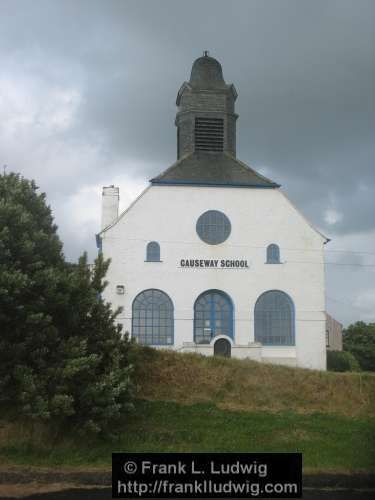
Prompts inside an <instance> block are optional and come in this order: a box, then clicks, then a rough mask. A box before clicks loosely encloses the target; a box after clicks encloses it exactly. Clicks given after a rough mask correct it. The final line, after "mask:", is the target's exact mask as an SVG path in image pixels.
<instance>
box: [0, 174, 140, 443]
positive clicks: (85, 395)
mask: <svg viewBox="0 0 375 500" xmlns="http://www.w3.org/2000/svg"><path fill="white" fill-rule="evenodd" d="M109 264H110V263H109V261H105V260H104V259H103V257H102V255H99V256H98V258H97V259H96V261H95V265H94V267H93V269H91V268H90V267H89V266H88V263H87V256H86V254H84V255H82V256H81V257H80V259H79V261H78V263H77V264H74V265H72V264H71V263H69V262H66V260H65V257H64V255H63V253H62V243H61V241H60V239H59V237H58V235H57V227H56V225H55V224H54V223H53V217H52V212H51V209H50V208H49V207H48V206H47V205H46V200H45V195H44V194H39V193H38V188H37V186H36V185H35V183H34V182H30V181H28V180H26V179H23V178H22V177H20V176H19V175H16V174H12V173H11V174H4V175H0V406H2V407H6V408H9V409H10V408H13V410H14V411H15V412H16V413H17V414H18V415H19V416H20V417H27V418H28V419H31V420H34V421H50V423H55V424H57V425H58V426H59V427H60V429H63V430H65V429H67V428H68V427H74V428H78V429H80V430H82V431H83V432H85V431H87V432H91V433H97V434H99V433H103V434H108V433H111V434H114V433H115V431H116V429H118V430H123V428H122V426H119V425H117V424H118V422H119V421H121V422H123V419H124V414H125V413H126V411H127V410H129V409H130V408H131V407H132V393H133V383H132V377H133V367H132V364H131V361H130V342H129V340H128V337H127V335H122V332H121V326H120V325H118V324H117V321H116V318H117V315H118V314H119V312H120V310H117V311H112V309H111V307H110V304H108V303H107V302H105V301H104V300H103V299H102V297H101V294H102V292H103V290H104V288H105V286H106V284H107V283H106V281H105V275H106V272H107V269H108V266H109Z"/></svg>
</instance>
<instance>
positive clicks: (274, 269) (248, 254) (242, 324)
mask: <svg viewBox="0 0 375 500" xmlns="http://www.w3.org/2000/svg"><path fill="white" fill-rule="evenodd" d="M207 210H220V211H222V212H224V213H225V214H226V215H227V216H228V217H229V219H230V221H231V226H232V231H231V234H230V236H229V238H228V239H227V240H226V241H225V242H224V243H222V244H220V245H207V244H206V243H204V242H202V241H201V240H200V238H199V237H198V235H197V233H196V230H195V226H196V221H197V219H198V217H199V216H200V215H201V214H202V213H203V212H205V211H207ZM149 241H158V242H159V243H160V247H161V260H162V262H160V263H157V262H145V257H146V245H147V243H148V242H149ZM324 242H325V238H324V237H323V236H322V235H321V234H320V233H319V232H317V231H316V230H315V229H314V228H312V226H311V225H310V224H309V223H308V222H307V221H306V220H305V219H304V218H303V216H302V215H301V214H300V213H299V212H298V211H297V210H296V209H295V208H294V207H293V205H292V204H291V203H290V202H289V200H288V199H287V198H286V197H285V195H284V194H283V193H282V192H281V191H280V190H277V189H251V188H230V187H223V188H221V187H198V186H192V187H190V186H161V185H153V186H150V187H149V188H148V189H147V190H146V191H145V192H144V193H143V195H142V196H141V197H139V198H138V200H136V202H135V203H133V204H132V205H131V206H130V207H129V209H128V210H126V211H125V212H124V213H123V214H122V215H121V216H120V217H119V219H118V220H117V222H116V223H115V224H114V225H113V226H110V227H109V228H108V229H107V230H106V231H104V232H103V233H102V250H103V253H104V256H105V258H111V259H112V262H111V265H110V268H109V272H108V276H107V278H108V281H109V283H110V285H109V286H108V288H107V289H106V291H105V294H104V297H105V298H106V300H108V301H110V302H111V303H112V304H113V306H114V307H117V306H122V307H123V308H124V312H123V313H122V315H121V316H120V317H119V321H121V322H122V323H123V325H124V329H125V330H127V331H129V332H130V331H131V308H132V302H133V300H134V298H135V297H136V295H137V294H138V293H139V292H141V291H142V290H145V289H148V288H159V289H161V290H163V291H164V292H165V293H167V294H168V295H169V296H170V298H171V299H172V301H173V304H174V314H175V339H174V340H175V343H174V347H175V348H176V349H179V350H186V349H189V350H190V348H189V347H188V346H185V347H184V343H186V342H188V343H189V342H193V305H194V302H195V300H196V298H197V297H198V295H200V294H201V293H202V292H204V291H205V290H209V289H219V290H223V291H224V292H226V293H227V294H228V295H229V296H230V297H231V298H232V301H233V304H234V318H235V331H234V339H235V346H238V348H232V355H236V354H235V353H236V352H237V353H238V356H239V357H244V356H245V355H244V352H245V353H246V349H245V351H244V346H245V347H246V346H247V345H248V344H249V342H250V343H251V342H253V341H254V305H255V302H256V300H257V298H258V297H259V295H261V294H262V293H263V292H265V291H267V290H272V289H278V290H282V291H284V292H286V293H287V294H289V296H290V297H291V298H292V300H293V302H294V305H295V311H296V346H295V347H290V346H281V347H261V348H260V349H261V357H262V359H264V360H265V361H271V362H278V363H283V364H289V365H296V366H303V367H308V368H316V369H322V370H323V369H325V368H326V348H325V312H324V311H325V302H324V251H323V244H324ZM270 243H277V244H278V245H279V246H280V257H281V261H282V264H274V265H270V264H265V261H266V247H267V245H268V244H270ZM183 258H185V259H186V258H203V259H204V258H211V259H232V258H233V259H246V260H247V261H248V262H249V264H250V268H249V269H247V270H238V269H185V268H181V267H180V260H181V259H183ZM116 285H125V294H124V295H117V294H116ZM240 346H241V348H240ZM257 349H258V352H260V351H259V347H258V348H257ZM203 350H204V349H203V348H202V351H203ZM255 351H256V349H254V348H253V347H249V348H248V353H249V354H248V355H249V357H253V358H257V356H258V355H257V354H254V353H255ZM258 357H259V356H258Z"/></svg>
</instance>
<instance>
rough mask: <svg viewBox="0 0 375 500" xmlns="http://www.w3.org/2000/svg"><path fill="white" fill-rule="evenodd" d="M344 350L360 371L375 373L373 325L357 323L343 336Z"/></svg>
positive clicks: (374, 325)
mask: <svg viewBox="0 0 375 500" xmlns="http://www.w3.org/2000/svg"><path fill="white" fill-rule="evenodd" d="M343 343H344V350H345V351H348V352H351V353H352V354H353V356H354V357H355V358H356V359H357V360H358V363H359V364H360V367H361V368H362V370H369V371H375V323H364V322H363V321H357V322H356V323H354V324H352V325H350V326H348V328H346V329H345V330H344V334H343Z"/></svg>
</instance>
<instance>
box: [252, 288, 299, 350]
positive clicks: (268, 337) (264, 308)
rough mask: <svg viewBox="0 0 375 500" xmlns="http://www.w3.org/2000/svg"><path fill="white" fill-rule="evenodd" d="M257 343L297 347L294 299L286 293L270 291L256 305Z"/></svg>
mask: <svg viewBox="0 0 375 500" xmlns="http://www.w3.org/2000/svg"><path fill="white" fill-rule="evenodd" d="M254 323H255V325H254V327H255V341H256V342H261V343H262V344H263V345H295V317H294V304H293V301H292V299H291V298H290V297H289V295H287V294H286V293H285V292H281V291H279V290H270V291H268V292H265V293H263V294H262V295H261V296H260V297H259V298H258V300H257V302H256V304H255V311H254Z"/></svg>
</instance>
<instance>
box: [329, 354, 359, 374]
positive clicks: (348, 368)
mask: <svg viewBox="0 0 375 500" xmlns="http://www.w3.org/2000/svg"><path fill="white" fill-rule="evenodd" d="M327 370H330V371H332V372H359V371H360V370H361V369H360V366H359V363H358V361H357V360H356V358H355V357H354V356H353V354H352V353H350V352H345V351H327Z"/></svg>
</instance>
